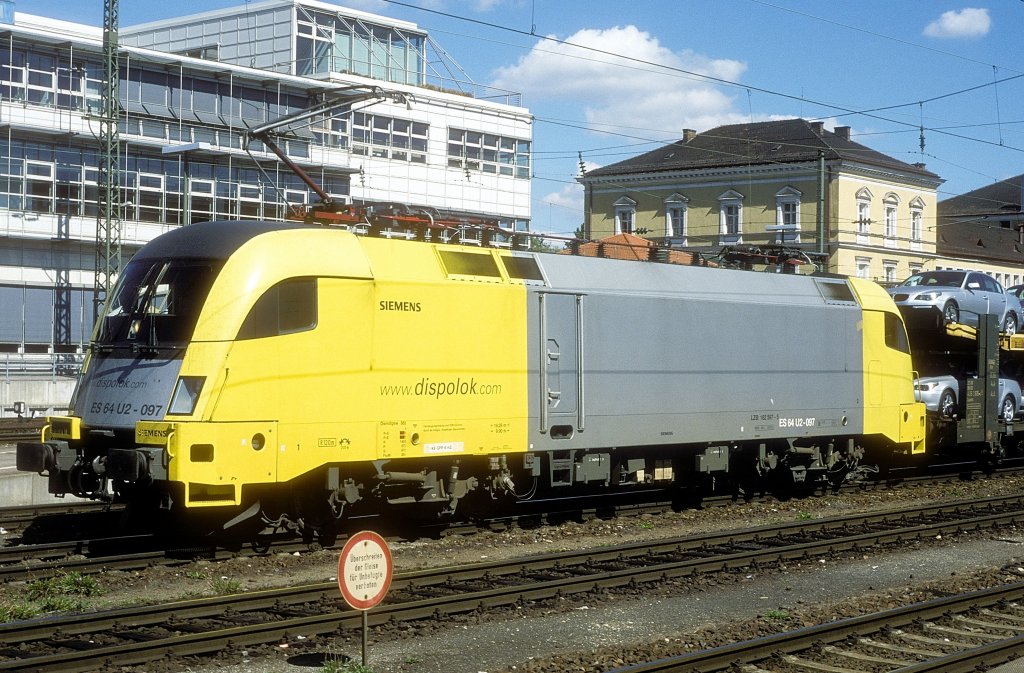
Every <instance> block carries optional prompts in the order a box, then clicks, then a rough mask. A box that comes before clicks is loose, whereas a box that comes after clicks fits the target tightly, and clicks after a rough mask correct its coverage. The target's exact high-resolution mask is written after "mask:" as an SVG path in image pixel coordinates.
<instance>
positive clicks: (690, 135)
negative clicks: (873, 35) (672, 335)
mask: <svg viewBox="0 0 1024 673" xmlns="http://www.w3.org/2000/svg"><path fill="white" fill-rule="evenodd" d="M696 137H697V132H696V131H694V130H693V129H683V142H684V143H688V142H690V141H691V140H693V139H694V138H696Z"/></svg>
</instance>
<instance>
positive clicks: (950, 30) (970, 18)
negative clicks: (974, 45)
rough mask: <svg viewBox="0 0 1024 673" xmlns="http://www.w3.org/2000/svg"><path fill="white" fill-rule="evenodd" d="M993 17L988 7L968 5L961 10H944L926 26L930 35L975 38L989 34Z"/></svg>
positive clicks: (927, 33) (926, 33) (925, 30)
mask: <svg viewBox="0 0 1024 673" xmlns="http://www.w3.org/2000/svg"><path fill="white" fill-rule="evenodd" d="M991 27H992V19H991V17H989V15H988V10H987V9H978V8H975V7H967V8H965V9H961V10H959V11H949V12H943V13H942V16H940V17H939V18H938V19H936V20H935V21H932V22H931V23H929V24H928V25H927V26H925V28H924V34H925V35H927V36H928V37H939V38H974V37H982V36H984V35H987V34H988V31H989V29H990V28H991Z"/></svg>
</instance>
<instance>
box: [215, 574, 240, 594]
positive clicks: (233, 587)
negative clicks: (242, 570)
mask: <svg viewBox="0 0 1024 673" xmlns="http://www.w3.org/2000/svg"><path fill="white" fill-rule="evenodd" d="M210 590H211V591H213V593H214V594H217V595H222V594H237V593H238V592H239V591H241V590H242V583H241V582H239V581H238V580H236V579H231V578H230V577H217V578H215V579H214V580H213V581H212V582H210Z"/></svg>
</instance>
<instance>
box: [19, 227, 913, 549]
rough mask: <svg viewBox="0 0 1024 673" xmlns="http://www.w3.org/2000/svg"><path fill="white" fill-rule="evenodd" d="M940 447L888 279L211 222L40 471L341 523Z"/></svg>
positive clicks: (126, 335)
mask: <svg viewBox="0 0 1024 673" xmlns="http://www.w3.org/2000/svg"><path fill="white" fill-rule="evenodd" d="M924 432H925V411H924V407H923V405H922V404H920V403H918V402H915V401H914V391H913V372H912V368H911V363H910V353H909V347H908V344H907V338H906V332H905V331H904V327H903V323H902V320H901V318H900V314H899V312H898V311H897V310H896V308H895V306H894V305H893V303H892V301H891V299H890V298H889V297H888V296H887V295H886V294H885V292H884V291H882V290H881V289H880V288H879V287H878V286H876V285H874V284H873V283H870V282H867V281H861V280H857V279H837V278H818V277H806V276H792V275H779V274H757V273H751V272H744V271H729V270H723V269H708V268H696V267H683V266H676V265H669V264H653V263H637V262H622V261H615V260H605V259H593V258H582V257H575V256H571V255H553V254H534V253H528V252H521V251H512V250H499V249H484V248H472V247H468V246H452V245H444V244H439V243H424V242H411V241H404V240H388V239H383V238H371V237H360V236H356V235H354V234H352V233H349V232H346V231H341V230H338V229H332V228H324V227H317V226H307V225H299V224H289V223H253V222H212V223H202V224H197V225H192V226H188V227H183V228H180V229H177V230H173V231H171V232H169V233H167V234H164V235H163V236H161V237H159V238H157V239H155V240H154V241H153V242H151V243H150V244H148V245H147V246H145V247H144V248H143V249H142V250H141V251H140V252H139V253H138V254H137V255H136V256H135V257H133V259H132V260H131V262H130V263H129V264H128V265H127V266H126V268H125V269H124V270H123V272H122V274H121V277H120V278H119V281H118V284H117V286H116V287H115V288H114V290H113V291H112V293H111V297H110V299H109V301H108V304H107V306H106V309H105V311H104V314H103V315H102V316H101V318H100V320H99V321H98V324H97V327H96V332H95V336H94V342H93V344H92V347H91V349H90V354H89V356H88V358H87V360H86V363H85V366H84V368H83V371H82V373H81V378H80V380H79V383H78V386H77V388H76V392H75V395H74V399H73V401H72V405H71V412H70V414H69V415H68V416H66V417H55V418H51V419H49V423H48V426H47V428H46V430H45V431H44V436H43V437H42V441H40V442H26V443H21V444H19V446H18V468H19V469H21V470H28V471H34V472H42V473H45V474H47V475H48V478H49V490H50V491H51V492H52V493H72V494H74V495H77V496H80V497H85V498H113V499H116V500H124V501H128V502H131V503H134V504H140V505H141V504H149V505H153V506H156V507H160V508H163V509H165V510H169V511H172V512H178V513H185V512H191V513H192V514H196V513H204V514H207V515H210V516H212V517H213V518H214V520H216V521H218V523H219V524H220V525H227V524H231V523H234V522H238V521H241V520H244V519H247V518H252V519H254V520H262V521H264V522H276V523H277V524H280V523H281V522H283V521H284V522H292V523H295V522H299V521H301V522H302V523H303V524H305V525H307V526H311V527H313V528H315V529H322V528H325V527H329V526H330V525H331V522H332V521H334V520H335V519H337V518H340V517H343V516H344V515H345V513H346V512H349V511H369V512H380V511H383V510H386V509H387V508H388V507H396V506H406V505H408V506H410V507H416V508H420V509H422V511H429V512H431V513H451V512H453V511H454V510H455V508H456V505H457V504H458V503H460V502H465V503H473V504H472V506H471V507H467V509H469V510H470V511H479V507H480V506H481V504H482V503H484V502H491V501H495V500H501V499H505V498H513V499H514V498H520V499H521V498H529V497H535V496H536V497H539V496H541V495H545V494H547V495H551V494H557V493H570V492H579V491H589V492H593V491H604V490H617V489H637V488H644V487H652V486H653V487H659V488H664V487H675V488H680V489H682V488H689V487H691V486H694V485H696V484H699V483H702V482H705V481H708V480H709V479H710V478H712V477H729V478H730V480H732V481H734V482H736V483H739V482H742V481H745V480H750V479H755V478H758V477H763V476H765V475H773V476H775V477H777V476H779V475H780V474H781V475H784V477H785V479H786V480H789V481H791V482H794V483H800V482H804V483H815V482H820V481H822V480H831V481H833V482H836V481H837V480H842V479H843V478H848V477H850V476H851V475H854V474H856V471H857V469H858V468H859V467H860V466H861V465H863V464H864V462H865V461H866V460H874V461H885V460H887V459H888V458H889V457H890V456H891V455H892V454H893V453H903V454H912V453H920V452H922V451H923V450H924ZM865 454H867V458H865Z"/></svg>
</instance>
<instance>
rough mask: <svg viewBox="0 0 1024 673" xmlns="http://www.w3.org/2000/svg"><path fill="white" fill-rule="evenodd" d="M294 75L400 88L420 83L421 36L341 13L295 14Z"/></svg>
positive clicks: (306, 9)
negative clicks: (355, 78)
mask: <svg viewBox="0 0 1024 673" xmlns="http://www.w3.org/2000/svg"><path fill="white" fill-rule="evenodd" d="M298 10H299V11H298V21H297V26H296V27H297V31H298V35H297V36H296V39H295V47H296V56H297V59H296V63H295V74H297V75H325V74H327V73H355V74H356V75H363V76H365V77H373V78H374V79H381V80H387V81H390V82H399V83H402V84H416V85H421V84H423V83H424V64H425V62H426V44H427V38H426V35H423V34H419V33H413V32H410V31H406V30H402V29H400V28H395V27H391V26H383V25H380V24H372V23H369V22H367V21H366V20H365V19H361V18H353V17H347V16H344V15H342V14H340V13H337V14H335V13H327V12H319V11H315V10H314V9H312V8H309V7H302V6H299V8H298Z"/></svg>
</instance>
